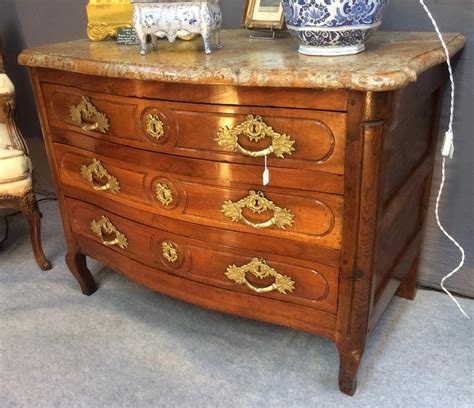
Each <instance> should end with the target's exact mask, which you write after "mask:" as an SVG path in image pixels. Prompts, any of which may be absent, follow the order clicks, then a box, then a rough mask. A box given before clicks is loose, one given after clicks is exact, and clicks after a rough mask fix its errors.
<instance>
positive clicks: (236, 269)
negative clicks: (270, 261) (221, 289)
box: [225, 258, 295, 295]
mask: <svg viewBox="0 0 474 408" xmlns="http://www.w3.org/2000/svg"><path fill="white" fill-rule="evenodd" d="M247 273H251V274H252V275H254V276H255V277H256V278H258V279H265V278H269V277H274V278H275V282H274V283H272V284H271V285H270V286H267V287H265V288H257V287H255V286H254V285H252V284H251V283H250V282H249V281H248V280H247V277H246V275H247ZM225 275H226V276H227V277H228V278H229V279H230V280H231V281H234V282H235V283H237V284H238V285H242V284H245V285H246V286H247V287H248V288H249V289H250V290H252V291H254V292H257V293H268V292H273V291H275V290H276V291H278V292H280V293H281V294H283V295H286V294H287V292H290V293H291V292H293V290H295V282H294V281H293V280H292V279H291V278H290V277H289V276H285V275H281V274H280V273H278V272H277V271H276V270H275V269H273V268H271V267H270V266H268V265H267V262H266V261H265V260H264V259H258V258H254V259H252V260H251V261H250V262H249V263H248V264H246V265H243V266H236V265H230V266H229V267H228V268H227V271H226V272H225Z"/></svg>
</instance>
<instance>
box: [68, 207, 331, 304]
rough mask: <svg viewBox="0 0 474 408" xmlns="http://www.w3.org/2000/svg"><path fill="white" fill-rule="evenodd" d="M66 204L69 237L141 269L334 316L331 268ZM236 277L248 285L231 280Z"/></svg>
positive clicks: (102, 211)
mask: <svg viewBox="0 0 474 408" xmlns="http://www.w3.org/2000/svg"><path fill="white" fill-rule="evenodd" d="M66 204H67V208H68V213H69V219H70V222H71V227H72V230H73V232H74V233H76V234H79V235H81V236H83V237H86V238H88V239H90V240H94V241H95V242H97V243H98V244H101V245H103V246H104V248H109V249H111V250H113V251H118V252H120V253H121V254H123V255H125V256H127V257H129V258H131V259H135V260H136V261H139V262H141V263H144V264H146V265H149V266H152V267H156V268H158V269H160V270H164V271H167V272H169V273H172V274H176V275H179V276H182V277H185V278H187V279H190V280H194V281H198V282H201V283H204V284H207V285H212V286H218V287H222V288H225V289H229V290H232V291H236V292H244V293H247V294H253V295H255V296H259V297H266V298H274V299H278V300H281V301H285V302H292V303H298V304H301V305H305V306H309V307H313V308H316V309H319V310H324V311H328V312H331V313H335V311H336V298H337V285H338V270H337V269H336V268H332V267H329V266H325V265H320V264H314V263H310V262H307V261H298V260H289V259H288V258H283V257H281V256H278V255H273V254H268V253H262V252H258V251H248V250H242V249H239V248H237V247H235V248H234V247H223V246H220V245H215V244H209V243H207V242H203V241H199V240H195V239H190V238H186V237H183V236H180V235H177V234H174V233H171V232H169V231H166V230H161V229H156V228H152V227H149V226H146V225H143V224H139V223H136V222H134V221H131V220H128V219H126V218H123V217H120V216H118V215H116V214H113V213H110V212H108V211H105V210H103V209H101V208H98V207H94V206H92V205H90V204H87V203H84V202H81V201H78V200H74V199H71V198H67V199H66ZM239 273H240V275H241V276H242V277H243V278H242V279H243V280H245V282H247V283H248V285H247V284H245V283H244V282H243V280H240V281H239V280H238V279H237V278H236V274H237V275H238V274H239ZM251 288H253V289H251Z"/></svg>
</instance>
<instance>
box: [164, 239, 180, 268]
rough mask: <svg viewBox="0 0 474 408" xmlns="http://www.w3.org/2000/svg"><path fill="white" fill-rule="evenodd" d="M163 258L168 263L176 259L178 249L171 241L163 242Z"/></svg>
mask: <svg viewBox="0 0 474 408" xmlns="http://www.w3.org/2000/svg"><path fill="white" fill-rule="evenodd" d="M162 248H163V258H165V259H166V260H167V261H168V262H170V263H175V262H177V261H178V251H177V250H176V248H175V247H174V245H173V244H172V243H171V242H163V244H162Z"/></svg>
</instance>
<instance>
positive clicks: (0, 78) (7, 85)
mask: <svg viewBox="0 0 474 408" xmlns="http://www.w3.org/2000/svg"><path fill="white" fill-rule="evenodd" d="M14 93H15V86H14V85H13V83H12V81H10V78H8V76H7V74H0V96H6V95H13V94H14Z"/></svg>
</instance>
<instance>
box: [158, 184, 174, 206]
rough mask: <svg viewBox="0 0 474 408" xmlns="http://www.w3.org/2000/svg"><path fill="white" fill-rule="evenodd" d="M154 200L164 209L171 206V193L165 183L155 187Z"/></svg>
mask: <svg viewBox="0 0 474 408" xmlns="http://www.w3.org/2000/svg"><path fill="white" fill-rule="evenodd" d="M156 198H157V199H158V201H159V202H160V203H161V204H163V205H164V206H166V207H168V206H169V205H171V204H173V192H172V191H171V189H170V188H169V187H168V186H167V185H166V184H165V183H158V184H157V185H156Z"/></svg>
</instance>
